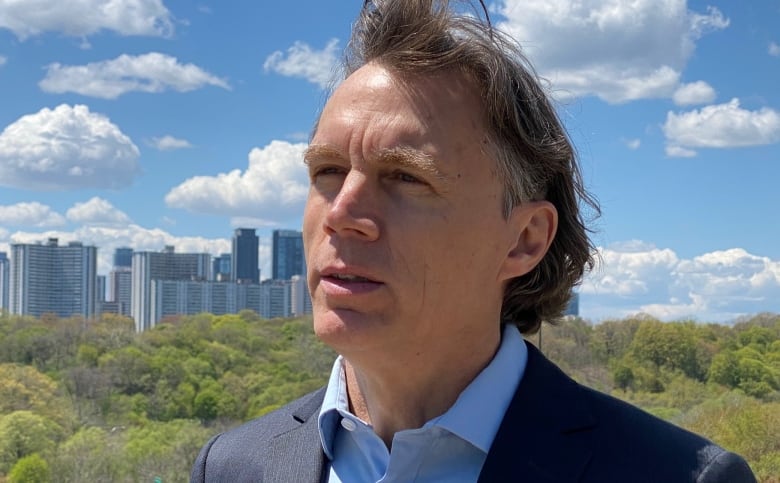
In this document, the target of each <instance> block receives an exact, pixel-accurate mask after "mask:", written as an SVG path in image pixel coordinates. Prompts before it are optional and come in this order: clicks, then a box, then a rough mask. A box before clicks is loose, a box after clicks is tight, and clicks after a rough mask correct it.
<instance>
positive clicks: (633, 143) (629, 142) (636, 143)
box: [625, 139, 642, 151]
mask: <svg viewBox="0 0 780 483" xmlns="http://www.w3.org/2000/svg"><path fill="white" fill-rule="evenodd" d="M625 143H626V147H627V148H628V149H630V150H632V151H636V150H637V149H639V147H640V146H641V145H642V140H641V139H626V141H625Z"/></svg>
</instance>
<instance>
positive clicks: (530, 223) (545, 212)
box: [499, 201, 558, 280]
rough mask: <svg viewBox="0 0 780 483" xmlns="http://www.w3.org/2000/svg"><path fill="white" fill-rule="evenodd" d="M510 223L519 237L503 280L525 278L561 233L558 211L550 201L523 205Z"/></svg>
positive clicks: (513, 211) (512, 250)
mask: <svg viewBox="0 0 780 483" xmlns="http://www.w3.org/2000/svg"><path fill="white" fill-rule="evenodd" d="M508 223H509V224H510V226H511V227H512V228H513V233H515V234H516V237H515V238H514V239H513V241H512V242H513V245H512V246H511V247H510V249H509V253H508V254H507V257H506V259H505V260H504V264H503V266H502V268H501V272H500V274H499V275H500V278H501V280H509V279H511V278H515V277H519V276H521V275H525V274H526V273H528V272H530V271H531V270H533V268H534V267H536V265H538V264H539V262H541V261H542V258H544V255H545V254H546V253H547V250H548V249H549V248H550V245H551V244H552V241H553V238H555V232H556V231H557V229H558V210H556V209H555V206H554V205H553V204H552V203H550V202H549V201H532V202H529V203H523V204H520V205H518V206H516V207H514V208H513V209H512V212H511V213H510V214H509V219H508Z"/></svg>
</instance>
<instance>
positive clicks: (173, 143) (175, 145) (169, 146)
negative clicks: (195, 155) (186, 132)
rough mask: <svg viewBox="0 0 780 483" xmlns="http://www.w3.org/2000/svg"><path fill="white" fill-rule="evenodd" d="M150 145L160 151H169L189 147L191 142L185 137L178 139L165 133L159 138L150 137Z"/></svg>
mask: <svg viewBox="0 0 780 483" xmlns="http://www.w3.org/2000/svg"><path fill="white" fill-rule="evenodd" d="M151 145H152V146H153V147H154V148H155V149H159V150H160V151H171V150H174V149H184V148H191V147H192V144H190V142H189V141H187V140H186V139H178V138H175V137H173V136H168V135H165V136H163V137H161V138H152V142H151Z"/></svg>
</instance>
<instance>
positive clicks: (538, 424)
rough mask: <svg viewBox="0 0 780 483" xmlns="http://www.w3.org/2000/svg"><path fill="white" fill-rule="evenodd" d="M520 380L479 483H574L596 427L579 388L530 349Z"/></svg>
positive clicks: (533, 348)
mask: <svg viewBox="0 0 780 483" xmlns="http://www.w3.org/2000/svg"><path fill="white" fill-rule="evenodd" d="M526 345H527V346H528V363H527V365H526V369H525V374H524V375H523V379H522V380H521V382H520V385H519V386H518V388H517V391H516V392H515V395H514V397H513V399H512V402H511V403H510V405H509V409H507V412H506V414H505V415H504V419H503V421H502V422H501V426H500V427H499V429H498V433H497V434H496V437H495V439H494V440H493V444H492V446H491V447H490V451H489V452H488V455H487V459H486V460H485V464H484V466H483V467H482V472H481V473H480V478H479V482H484V483H487V482H496V481H506V480H507V475H514V477H515V478H519V479H520V480H522V481H528V482H537V481H539V482H545V481H549V482H553V481H555V482H568V481H578V480H579V478H580V475H581V474H582V472H583V471H584V469H585V467H586V465H587V463H588V461H589V459H590V456H591V436H592V432H591V429H592V428H593V427H594V426H595V425H596V420H595V418H594V417H593V416H592V414H591V412H590V410H589V408H588V407H587V405H586V403H585V402H584V400H583V399H582V398H581V394H580V391H581V388H580V387H579V386H578V385H577V383H575V382H574V381H573V380H571V379H570V378H569V377H568V376H566V375H565V374H564V373H563V372H561V370H560V369H558V368H557V367H556V366H555V365H554V364H552V363H551V362H550V361H548V360H547V359H546V358H545V357H544V356H543V355H542V354H541V353H540V352H539V351H538V350H537V349H536V348H535V347H534V346H533V345H531V344H528V343H526Z"/></svg>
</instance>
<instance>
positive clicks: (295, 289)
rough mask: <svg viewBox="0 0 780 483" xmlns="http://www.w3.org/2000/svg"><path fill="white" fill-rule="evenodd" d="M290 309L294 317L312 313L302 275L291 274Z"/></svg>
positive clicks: (306, 286) (304, 279)
mask: <svg viewBox="0 0 780 483" xmlns="http://www.w3.org/2000/svg"><path fill="white" fill-rule="evenodd" d="M290 311H291V312H292V315H293V316H294V317H298V316H301V315H305V314H310V313H312V308H311V296H309V287H308V285H307V284H306V276H304V275H293V276H292V278H291V279H290Z"/></svg>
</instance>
